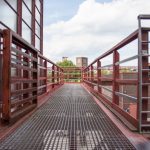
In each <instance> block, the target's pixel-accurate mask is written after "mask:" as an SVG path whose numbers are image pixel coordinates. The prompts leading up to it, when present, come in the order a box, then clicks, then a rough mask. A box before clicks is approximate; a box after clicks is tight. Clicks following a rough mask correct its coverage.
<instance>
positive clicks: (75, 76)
mask: <svg viewBox="0 0 150 150" xmlns="http://www.w3.org/2000/svg"><path fill="white" fill-rule="evenodd" d="M62 68H63V73H64V82H65V83H81V82H82V69H83V68H82V67H74V66H73V67H69V66H66V67H62Z"/></svg>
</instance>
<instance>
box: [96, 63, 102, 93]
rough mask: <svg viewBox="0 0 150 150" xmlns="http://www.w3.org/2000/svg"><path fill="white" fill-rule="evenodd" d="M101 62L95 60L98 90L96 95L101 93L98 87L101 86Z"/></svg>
mask: <svg viewBox="0 0 150 150" xmlns="http://www.w3.org/2000/svg"><path fill="white" fill-rule="evenodd" d="M100 67H101V62H100V60H97V88H98V93H102V89H101V87H100V86H99V85H100V84H101V69H100Z"/></svg>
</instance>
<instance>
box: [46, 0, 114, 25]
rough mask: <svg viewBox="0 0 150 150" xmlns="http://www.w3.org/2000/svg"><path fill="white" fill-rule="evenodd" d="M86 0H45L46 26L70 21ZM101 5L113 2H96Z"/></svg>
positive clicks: (102, 0)
mask: <svg viewBox="0 0 150 150" xmlns="http://www.w3.org/2000/svg"><path fill="white" fill-rule="evenodd" d="M84 1H85V0H44V16H46V17H45V18H44V25H45V26H46V25H49V24H52V23H55V22H58V21H60V20H68V19H70V18H71V17H72V16H74V15H75V14H76V12H77V10H78V7H79V5H80V4H81V3H82V2H84ZM96 1H97V2H100V3H105V2H111V1H112V0H96Z"/></svg>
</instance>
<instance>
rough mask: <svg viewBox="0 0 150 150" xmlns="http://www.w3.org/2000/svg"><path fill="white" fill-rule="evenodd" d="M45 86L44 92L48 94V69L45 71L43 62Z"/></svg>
mask: <svg viewBox="0 0 150 150" xmlns="http://www.w3.org/2000/svg"><path fill="white" fill-rule="evenodd" d="M45 68H46V69H45V84H46V92H48V69H47V60H45Z"/></svg>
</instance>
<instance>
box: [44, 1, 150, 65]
mask: <svg viewBox="0 0 150 150" xmlns="http://www.w3.org/2000/svg"><path fill="white" fill-rule="evenodd" d="M149 8H150V2H149V0H113V1H112V2H109V3H98V2H96V1H95V0H86V1H84V2H83V3H82V4H81V5H80V6H79V9H78V11H77V13H76V15H75V16H73V17H72V18H71V19H70V20H68V21H59V22H57V23H54V24H51V25H49V26H45V27H44V54H45V55H46V56H47V57H49V58H50V59H51V60H53V61H55V62H56V61H58V60H59V59H61V57H62V56H68V57H69V58H70V59H75V57H76V56H86V57H89V59H90V61H92V60H93V59H95V58H96V57H98V56H99V55H100V54H102V53H104V52H105V51H107V50H109V49H110V48H111V47H112V46H114V44H116V43H118V42H119V41H120V40H122V39H123V38H124V37H126V36H127V35H129V34H130V33H131V32H133V31H134V30H135V29H136V28H137V24H138V23H137V16H138V15H139V14H148V13H149V12H150V11H149ZM45 19H46V18H45Z"/></svg>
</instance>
